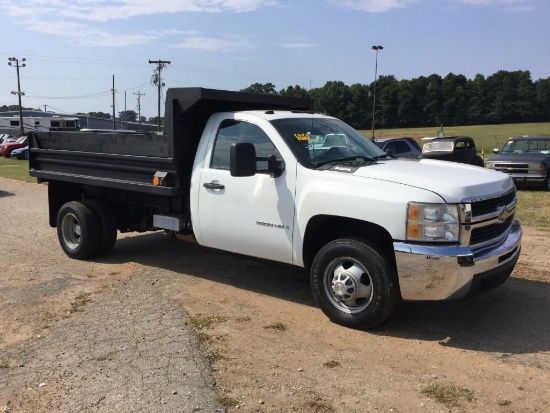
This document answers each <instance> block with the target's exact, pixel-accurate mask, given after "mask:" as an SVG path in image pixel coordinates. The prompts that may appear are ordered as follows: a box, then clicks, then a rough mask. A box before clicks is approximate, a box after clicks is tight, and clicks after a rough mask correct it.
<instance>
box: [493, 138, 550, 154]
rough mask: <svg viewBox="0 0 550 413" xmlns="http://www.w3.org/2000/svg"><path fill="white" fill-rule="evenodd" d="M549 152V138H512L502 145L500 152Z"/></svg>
mask: <svg viewBox="0 0 550 413" xmlns="http://www.w3.org/2000/svg"><path fill="white" fill-rule="evenodd" d="M523 152H531V153H543V154H549V153H550V139H525V140H523V139H522V140H512V139H510V140H509V141H508V142H506V145H504V146H503V147H502V150H501V153H523Z"/></svg>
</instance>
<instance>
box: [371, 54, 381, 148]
mask: <svg viewBox="0 0 550 413" xmlns="http://www.w3.org/2000/svg"><path fill="white" fill-rule="evenodd" d="M371 49H372V50H374V51H376V59H375V65H374V91H373V92H374V93H373V98H372V136H371V139H372V140H374V112H375V109H376V79H377V76H378V51H379V50H382V49H384V48H383V47H382V46H372V47H371Z"/></svg>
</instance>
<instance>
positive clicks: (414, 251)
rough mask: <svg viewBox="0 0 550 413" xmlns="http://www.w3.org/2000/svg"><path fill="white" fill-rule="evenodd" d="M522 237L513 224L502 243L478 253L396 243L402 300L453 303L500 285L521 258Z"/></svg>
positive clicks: (458, 249) (519, 229)
mask: <svg viewBox="0 0 550 413" xmlns="http://www.w3.org/2000/svg"><path fill="white" fill-rule="evenodd" d="M521 234H522V231H521V226H520V224H519V222H518V221H514V222H513V224H512V226H511V227H510V231H509V232H508V233H507V234H506V236H505V237H504V238H503V239H502V240H500V241H499V242H497V243H495V244H491V245H489V246H485V247H483V248H480V249H477V250H472V249H471V248H470V247H460V246H431V245H417V244H408V243H403V242H394V244H393V246H394V250H395V258H396V263H397V272H398V275H399V286H400V289H401V297H402V298H403V299H404V300H409V301H417V300H419V301H432V300H452V299H457V298H462V297H466V296H468V295H473V294H476V293H478V292H482V291H485V290H490V289H492V288H495V287H497V286H499V285H501V284H502V283H504V281H506V279H507V278H508V277H509V276H510V274H511V273H512V270H513V269H514V266H515V265H516V262H517V260H518V258H519V254H520V250H521Z"/></svg>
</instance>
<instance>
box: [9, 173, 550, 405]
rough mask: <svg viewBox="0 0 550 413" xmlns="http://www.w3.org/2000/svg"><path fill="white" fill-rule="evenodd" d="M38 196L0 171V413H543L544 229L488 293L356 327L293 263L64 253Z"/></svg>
mask: <svg viewBox="0 0 550 413" xmlns="http://www.w3.org/2000/svg"><path fill="white" fill-rule="evenodd" d="M46 189H47V188H46V186H45V185H37V184H26V183H21V182H18V181H13V180H9V179H3V178H0V206H1V207H2V210H3V211H4V212H5V213H6V212H7V211H8V212H9V217H10V219H9V220H5V221H6V222H4V223H3V225H2V227H1V229H0V231H1V232H0V233H1V241H2V250H3V255H2V262H3V266H2V269H3V272H2V275H1V276H0V314H1V315H2V316H1V317H0V413H5V412H8V411H9V412H10V413H13V412H39V413H41V412H52V411H55V412H102V411H104V412H107V411H109V412H130V411H132V412H133V411H139V412H193V411H204V412H216V411H219V412H221V411H224V409H226V410H227V411H229V412H240V413H241V412H246V413H258V412H261V413H264V412H300V413H302V412H306V413H309V412H312V413H313V412H315V413H321V412H335V413H354V412H355V413H363V412H385V413H405V412H406V413H416V412H418V413H425V412H460V413H463V412H465V413H474V412H475V413H526V412H532V413H534V412H544V413H546V412H550V312H549V308H550V255H549V254H548V245H549V243H548V238H549V235H550V234H549V233H548V232H547V231H546V232H544V231H539V230H537V229H536V228H524V238H523V246H522V255H521V257H520V260H519V262H518V265H517V267H516V269H515V270H514V273H513V274H512V277H511V279H510V280H508V281H507V282H506V283H505V284H504V285H503V286H501V287H499V288H497V289H495V290H494V291H491V292H489V293H487V294H482V295H480V296H477V297H472V298H470V299H466V300H460V301H456V302H446V303H402V304H401V305H400V306H399V307H398V309H397V311H396V312H395V314H394V316H392V317H391V318H390V320H389V321H388V322H387V323H385V324H383V325H382V326H380V327H379V328H377V329H374V330H371V331H359V330H350V329H346V328H343V327H341V326H339V325H335V324H333V323H331V322H330V321H329V320H328V319H327V318H326V317H325V316H324V315H323V314H322V312H321V311H320V310H319V309H318V308H317V306H316V303H315V301H314V300H313V298H312V296H311V293H310V291H309V281H308V277H307V276H306V275H305V274H304V273H303V272H301V271H298V270H295V269H292V268H288V267H277V266H273V265H266V264H265V263H263V262H258V261H254V260H250V259H246V258H243V257H235V256H232V255H230V254H225V253H222V252H219V251H215V250H211V249H207V248H202V247H200V246H197V245H193V244H188V243H185V242H181V241H178V240H176V239H174V238H170V237H167V236H165V235H164V234H162V233H154V234H141V235H125V236H121V237H120V239H119V241H118V242H117V245H116V246H115V249H114V250H113V252H112V254H110V255H109V256H107V257H105V258H103V259H101V260H97V261H76V260H71V259H69V258H67V257H66V256H65V255H64V254H63V252H62V250H61V248H60V247H59V245H58V242H57V237H56V233H55V230H54V229H52V228H50V227H49V226H48V212H47V194H46V192H47V191H46ZM548 195H550V194H547V193H544V194H541V196H548ZM419 270H421V269H419ZM193 320H199V321H200V322H201V323H202V324H203V325H204V326H203V328H201V329H200V330H194V329H192V328H191V324H193V325H194V326H196V324H195V323H194V322H192V321H193ZM199 340H200V342H199ZM218 402H219V403H223V406H220V405H219V404H218Z"/></svg>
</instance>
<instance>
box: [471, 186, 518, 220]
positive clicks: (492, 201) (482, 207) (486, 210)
mask: <svg viewBox="0 0 550 413" xmlns="http://www.w3.org/2000/svg"><path fill="white" fill-rule="evenodd" d="M515 199H516V191H515V190H511V191H509V192H507V193H505V194H504V195H501V196H498V197H495V198H488V199H483V200H480V201H474V202H472V216H473V217H474V218H475V217H479V216H482V215H487V214H491V213H495V212H497V211H498V209H499V208H500V207H503V206H506V205H510V204H511V203H512V202H514V201H515Z"/></svg>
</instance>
